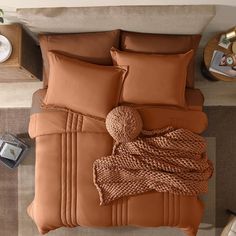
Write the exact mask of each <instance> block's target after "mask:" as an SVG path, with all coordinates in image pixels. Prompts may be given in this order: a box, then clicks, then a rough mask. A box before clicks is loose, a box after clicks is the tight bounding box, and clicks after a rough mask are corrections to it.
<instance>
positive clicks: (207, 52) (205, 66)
mask: <svg viewBox="0 0 236 236" xmlns="http://www.w3.org/2000/svg"><path fill="white" fill-rule="evenodd" d="M223 33H224V32H222V33H220V34H217V35H215V36H214V37H213V38H211V39H210V40H209V41H208V43H207V45H206V47H205V49H204V55H203V62H202V65H201V72H202V74H203V76H204V77H206V78H207V79H208V80H211V81H218V80H223V81H235V82H236V79H234V78H230V77H227V76H224V75H221V74H218V73H215V72H212V71H209V67H210V64H211V59H212V56H213V52H214V50H219V51H222V52H224V53H225V54H232V50H231V45H232V44H231V45H230V46H229V48H228V49H225V48H223V47H221V46H219V45H218V43H219V40H220V37H221V35H222V34H223Z"/></svg>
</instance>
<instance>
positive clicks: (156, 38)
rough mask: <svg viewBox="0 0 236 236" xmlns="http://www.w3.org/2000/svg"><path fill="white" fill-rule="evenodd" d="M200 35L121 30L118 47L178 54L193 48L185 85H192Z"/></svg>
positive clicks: (131, 50)
mask: <svg viewBox="0 0 236 236" xmlns="http://www.w3.org/2000/svg"><path fill="white" fill-rule="evenodd" d="M200 39H201V35H199V34H196V35H168V34H147V33H135V32H128V31H121V42H120V49H121V50H122V51H129V52H142V53H160V54H178V53H186V52H188V51H189V50H193V57H192V59H191V60H190V63H189V66H188V74H187V81H186V86H187V87H189V88H193V87H194V80H195V79H194V67H195V55H196V52H197V48H198V45H199V42H200Z"/></svg>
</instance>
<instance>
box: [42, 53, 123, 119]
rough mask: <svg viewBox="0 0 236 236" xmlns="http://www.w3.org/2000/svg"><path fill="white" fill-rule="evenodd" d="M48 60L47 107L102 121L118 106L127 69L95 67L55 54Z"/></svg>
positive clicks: (45, 101)
mask: <svg viewBox="0 0 236 236" xmlns="http://www.w3.org/2000/svg"><path fill="white" fill-rule="evenodd" d="M48 59H49V64H50V74H49V84H48V89H47V94H46V96H45V99H44V104H45V105H47V106H50V105H51V106H54V107H62V108H67V109H70V110H73V111H76V112H79V113H82V114H85V115H91V116H96V117H100V118H106V115H107V114H108V113H109V111H110V110H112V109H113V108H114V107H116V106H117V105H118V102H119V98H120V93H121V88H122V84H123V81H124V79H125V75H126V72H127V67H125V66H124V67H122V66H101V65H95V64H91V63H87V62H84V61H81V60H79V59H76V58H71V57H68V56H65V55H61V54H58V53H55V52H49V53H48Z"/></svg>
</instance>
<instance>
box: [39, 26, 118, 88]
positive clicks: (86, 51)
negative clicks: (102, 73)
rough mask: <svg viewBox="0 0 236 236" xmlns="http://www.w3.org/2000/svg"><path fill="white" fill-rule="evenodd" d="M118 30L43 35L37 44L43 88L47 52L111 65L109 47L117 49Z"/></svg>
mask: <svg viewBox="0 0 236 236" xmlns="http://www.w3.org/2000/svg"><path fill="white" fill-rule="evenodd" d="M119 37H120V30H113V31H107V32H96V33H76V34H43V35H40V36H39V43H40V47H41V51H42V57H43V61H44V86H47V85H48V77H49V69H50V68H49V62H48V57H47V52H48V51H58V52H60V53H61V54H65V55H72V56H75V57H77V58H79V59H81V60H83V61H87V62H91V63H95V64H100V65H112V59H111V56H110V49H111V47H112V46H113V47H118V45H119Z"/></svg>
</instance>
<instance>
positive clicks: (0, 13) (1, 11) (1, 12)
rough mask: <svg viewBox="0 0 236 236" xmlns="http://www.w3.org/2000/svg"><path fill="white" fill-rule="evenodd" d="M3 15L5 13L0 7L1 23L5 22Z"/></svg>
mask: <svg viewBox="0 0 236 236" xmlns="http://www.w3.org/2000/svg"><path fill="white" fill-rule="evenodd" d="M3 15H4V13H3V10H2V9H0V23H4V19H3Z"/></svg>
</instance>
